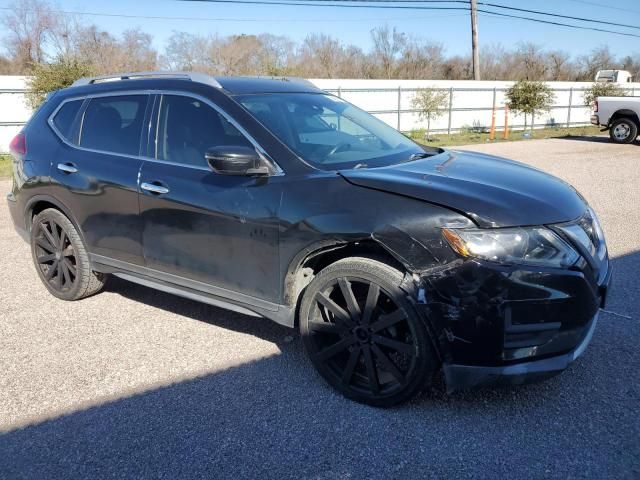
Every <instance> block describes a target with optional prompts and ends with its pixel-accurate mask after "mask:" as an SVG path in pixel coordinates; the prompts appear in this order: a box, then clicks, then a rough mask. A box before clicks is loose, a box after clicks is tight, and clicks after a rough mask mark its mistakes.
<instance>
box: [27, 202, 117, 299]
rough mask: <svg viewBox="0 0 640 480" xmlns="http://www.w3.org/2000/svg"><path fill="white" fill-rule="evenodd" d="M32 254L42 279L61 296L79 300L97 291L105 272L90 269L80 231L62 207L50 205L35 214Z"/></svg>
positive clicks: (61, 297) (53, 293)
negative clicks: (60, 208)
mask: <svg viewBox="0 0 640 480" xmlns="http://www.w3.org/2000/svg"><path fill="white" fill-rule="evenodd" d="M31 256H32V258H33V263H34V264H35V267H36V270H37V272H38V275H39V276H40V280H42V283H44V285H45V287H47V290H49V292H50V293H51V294H52V295H54V296H56V297H58V298H60V299H62V300H79V299H81V298H85V297H88V296H90V295H93V294H95V293H98V292H99V291H100V290H101V289H102V287H103V286H104V284H105V281H106V275H104V274H102V273H96V272H93V271H92V270H91V264H90V262H89V256H88V255H87V250H86V248H85V246H84V243H83V242H82V239H81V238H80V235H79V234H78V231H77V230H76V228H75V227H74V226H73V224H72V223H71V222H70V221H69V219H68V218H67V217H65V216H64V215H63V214H62V213H61V212H60V211H58V210H55V209H53V208H48V209H46V210H43V211H42V212H40V213H39V214H37V215H36V216H35V217H34V218H33V223H32V225H31Z"/></svg>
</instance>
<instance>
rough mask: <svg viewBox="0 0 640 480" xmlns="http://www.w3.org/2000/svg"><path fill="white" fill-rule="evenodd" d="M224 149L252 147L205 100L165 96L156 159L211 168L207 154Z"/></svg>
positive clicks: (157, 139)
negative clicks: (229, 147) (224, 146)
mask: <svg viewBox="0 0 640 480" xmlns="http://www.w3.org/2000/svg"><path fill="white" fill-rule="evenodd" d="M221 145H241V146H247V147H251V143H250V142H249V141H248V140H247V139H246V138H245V137H244V135H243V134H242V133H241V132H240V131H239V130H238V129H237V128H236V127H234V126H233V125H232V124H231V123H229V121H228V120H227V119H226V118H225V117H224V116H222V115H221V114H219V113H218V112H217V111H216V110H215V109H213V108H211V107H210V106H209V105H207V104H206V103H204V102H203V101H201V100H198V99H196V98H193V97H187V96H183V95H163V96H162V98H161V101H160V115H159V116H158V125H157V133H156V158H158V159H159V160H166V161H168V162H172V163H178V164H182V165H194V166H202V167H204V166H207V161H206V160H205V158H204V155H205V152H206V151H207V150H208V149H209V148H212V147H217V146H221Z"/></svg>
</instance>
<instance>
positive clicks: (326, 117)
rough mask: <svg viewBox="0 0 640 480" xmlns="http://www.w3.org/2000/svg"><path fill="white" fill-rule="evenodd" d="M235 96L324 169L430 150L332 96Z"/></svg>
mask: <svg viewBox="0 0 640 480" xmlns="http://www.w3.org/2000/svg"><path fill="white" fill-rule="evenodd" d="M237 100H238V101H239V102H240V103H241V104H242V105H243V106H244V107H245V108H246V109H247V110H249V112H251V113H252V114H253V116H254V117H256V118H257V119H258V120H259V121H260V122H261V123H262V124H263V125H264V126H265V127H266V128H268V129H269V130H270V131H271V132H272V133H273V134H274V135H275V136H277V137H278V138H279V139H280V140H281V141H282V142H283V143H285V144H286V145H287V146H288V147H289V148H290V149H291V150H293V151H294V152H295V153H296V154H297V155H298V156H300V157H301V158H302V159H303V160H305V161H307V162H308V163H310V164H311V165H313V166H315V167H317V168H321V169H323V170H338V169H346V168H356V167H357V168H366V167H381V166H387V165H392V164H394V163H399V162H406V161H409V160H413V159H415V158H416V157H415V156H414V155H417V156H425V155H429V154H436V153H439V150H436V151H431V149H429V152H428V153H427V151H426V150H425V149H424V148H422V147H420V146H419V145H417V144H416V143H414V142H412V141H411V140H409V139H408V138H407V137H405V136H404V135H402V134H401V133H399V132H398V131H396V130H394V129H393V128H391V127H390V126H388V125H387V124H386V123H384V122H382V121H380V120H378V119H377V118H375V117H373V116H372V115H370V114H368V113H366V112H364V111H362V110H360V109H359V108H357V107H354V106H353V105H351V104H349V103H347V102H345V101H344V100H341V99H340V98H338V97H334V96H331V95H323V94H317V93H275V94H258V95H244V96H240V97H237Z"/></svg>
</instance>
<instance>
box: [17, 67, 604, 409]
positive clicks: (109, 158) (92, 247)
mask: <svg viewBox="0 0 640 480" xmlns="http://www.w3.org/2000/svg"><path fill="white" fill-rule="evenodd" d="M11 150H12V152H13V156H14V167H13V189H12V192H11V193H10V194H9V196H8V201H9V207H10V209H11V214H12V217H13V221H14V223H15V227H16V229H17V230H18V232H20V233H21V234H22V235H23V236H24V238H25V239H27V240H28V241H29V242H31V249H32V253H33V260H34V263H35V266H36V269H37V271H38V274H39V275H40V278H41V279H42V281H43V283H44V285H45V286H46V287H47V289H48V290H49V291H50V292H51V293H52V294H53V295H55V296H56V297H58V298H62V299H65V300H77V299H80V298H83V297H86V296H88V295H92V294H94V293H96V292H98V291H99V290H100V289H101V288H102V286H103V285H104V282H105V279H106V278H107V276H108V275H117V276H119V277H122V278H125V279H127V280H131V281H133V282H138V283H141V284H143V285H147V286H150V287H153V288H157V289H159V290H163V291H165V292H168V293H172V294H176V295H182V296H184V297H188V298H191V299H195V300H199V301H202V302H206V303H209V304H212V305H216V306H219V307H223V308H227V309H230V310H235V311H237V312H242V313H244V314H247V315H253V316H257V317H266V318H269V319H271V320H274V321H276V322H278V323H280V324H283V325H286V326H289V327H294V326H299V328H300V331H301V335H302V340H303V342H304V345H305V347H306V349H307V351H308V353H309V356H310V358H311V361H312V362H313V364H314V365H315V367H316V368H317V369H318V371H319V372H320V374H321V375H322V376H323V377H324V378H325V379H326V380H327V381H328V382H329V383H330V384H331V385H332V386H333V387H335V388H336V389H337V390H339V391H340V392H342V393H343V394H344V395H345V396H347V397H349V398H352V399H355V400H357V401H360V402H365V403H369V404H372V405H378V406H387V405H391V404H394V403H397V402H400V401H403V400H406V399H408V398H409V397H411V396H412V395H413V394H415V393H416V392H417V391H419V390H420V389H421V388H423V387H425V386H426V385H428V384H429V382H430V381H431V380H432V378H433V377H434V374H435V373H436V372H437V371H438V370H440V368H441V367H442V369H443V370H444V376H445V380H446V383H447V386H448V388H449V389H455V388H460V387H468V386H473V385H479V384H483V383H484V384H486V383H498V382H507V383H512V384H514V383H522V382H524V381H526V380H530V379H537V378H544V377H547V376H550V375H553V374H556V373H558V372H560V371H562V370H563V369H564V368H565V367H567V365H568V364H569V363H570V362H571V361H572V360H574V359H575V358H576V357H578V355H580V354H581V353H582V351H583V350H584V349H585V347H586V345H587V344H588V343H589V340H590V339H591V336H592V334H593V331H594V329H595V325H596V319H597V313H598V309H599V307H600V306H601V305H603V303H604V299H605V296H606V290H607V285H608V283H609V278H610V275H611V274H610V272H611V267H610V264H609V258H608V255H607V248H606V246H605V241H604V237H603V234H602V230H601V228H600V226H599V224H598V220H597V219H596V216H595V214H594V212H593V211H592V210H591V209H590V208H589V207H588V205H587V204H586V202H585V200H584V199H583V198H582V197H581V196H580V195H579V194H578V193H577V192H576V191H575V190H574V189H573V188H572V187H571V186H569V185H568V184H566V183H564V182H563V181H561V180H558V179H557V178H554V177H552V176H550V175H547V174H546V173H543V172H541V171H539V170H536V169H533V168H530V167H527V166H525V165H522V164H519V163H516V162H512V161H508V160H503V159H500V158H495V157H491V156H487V155H480V154H475V153H468V152H458V151H447V150H442V149H434V148H426V147H423V146H421V145H418V144H416V143H414V142H413V141H411V140H409V139H408V138H406V137H405V136H403V135H402V134H400V133H398V132H397V131H395V130H394V129H393V128H391V127H389V126H387V125H386V124H385V123H383V122H381V121H379V120H377V119H376V118H374V117H372V116H371V115H369V114H367V113H365V112H363V111H362V110H359V109H358V108H356V107H354V106H353V105H351V104H349V103H347V102H345V101H344V100H342V99H340V98H339V97H336V96H332V95H329V94H327V93H326V92H323V91H322V90H319V89H318V88H316V87H314V86H313V85H312V84H310V83H309V82H306V81H304V80H299V79H292V78H273V79H265V78H212V77H209V76H206V75H201V74H192V73H145V74H128V75H122V76H116V77H108V78H107V77H101V78H92V79H82V80H79V81H78V82H76V83H75V84H74V85H73V86H72V87H71V88H67V89H64V90H60V91H58V92H56V93H54V94H52V95H51V96H50V97H49V98H48V99H47V101H46V102H45V103H44V105H43V106H42V107H41V108H40V109H39V110H38V111H37V112H36V113H35V114H34V116H33V118H32V119H31V120H30V122H29V123H28V125H27V126H26V127H25V128H24V130H23V131H22V133H20V134H19V135H18V136H17V137H16V138H15V139H14V140H13V142H12V144H11Z"/></svg>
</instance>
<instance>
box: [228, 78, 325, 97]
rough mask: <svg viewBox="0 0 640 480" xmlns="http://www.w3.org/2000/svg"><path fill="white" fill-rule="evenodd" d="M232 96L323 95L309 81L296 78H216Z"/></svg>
mask: <svg viewBox="0 0 640 480" xmlns="http://www.w3.org/2000/svg"><path fill="white" fill-rule="evenodd" d="M216 80H217V81H218V82H219V83H220V85H222V88H223V89H225V90H226V91H227V92H229V93H230V94H232V95H246V94H252V93H284V92H289V93H294V92H297V93H303V92H304V93H322V90H320V89H319V88H318V87H316V86H315V85H313V84H312V83H311V82H309V81H308V80H305V79H302V78H295V77H216Z"/></svg>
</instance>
